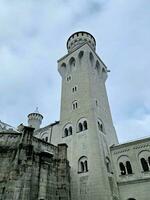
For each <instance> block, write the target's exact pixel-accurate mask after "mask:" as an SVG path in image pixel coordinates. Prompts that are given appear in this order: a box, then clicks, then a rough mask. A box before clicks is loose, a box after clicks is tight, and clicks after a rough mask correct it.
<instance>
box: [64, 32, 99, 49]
mask: <svg viewBox="0 0 150 200" xmlns="http://www.w3.org/2000/svg"><path fill="white" fill-rule="evenodd" d="M85 43H88V44H89V45H90V46H91V48H92V49H93V50H94V51H95V49H96V40H95V38H94V37H93V36H92V35H91V34H90V33H88V32H85V31H78V32H75V33H73V34H72V35H71V36H70V37H69V39H68V40H67V49H68V52H72V51H73V50H75V49H77V48H78V47H80V46H81V45H83V44H85Z"/></svg>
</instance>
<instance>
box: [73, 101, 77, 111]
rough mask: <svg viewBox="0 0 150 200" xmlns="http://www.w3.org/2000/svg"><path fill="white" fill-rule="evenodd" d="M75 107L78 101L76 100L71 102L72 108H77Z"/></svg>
mask: <svg viewBox="0 0 150 200" xmlns="http://www.w3.org/2000/svg"><path fill="white" fill-rule="evenodd" d="M77 108H78V103H77V101H74V102H73V103H72V109H73V110H75V109H77Z"/></svg>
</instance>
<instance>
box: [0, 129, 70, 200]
mask: <svg viewBox="0 0 150 200" xmlns="http://www.w3.org/2000/svg"><path fill="white" fill-rule="evenodd" d="M69 183H70V168H69V163H68V161H67V145H66V144H60V145H58V147H56V146H54V145H51V144H48V143H46V142H44V141H42V140H40V139H36V138H34V137H33V128H31V127H23V132H22V134H21V133H20V134H19V133H16V134H14V133H0V199H1V200H37V199H38V200H49V199H51V200H60V199H61V200H69V199H70V187H69V185H70V184H69Z"/></svg>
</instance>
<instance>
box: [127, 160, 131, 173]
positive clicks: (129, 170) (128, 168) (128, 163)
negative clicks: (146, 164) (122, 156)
mask: <svg viewBox="0 0 150 200" xmlns="http://www.w3.org/2000/svg"><path fill="white" fill-rule="evenodd" d="M126 168H127V173H128V174H132V167H131V163H130V161H127V162H126Z"/></svg>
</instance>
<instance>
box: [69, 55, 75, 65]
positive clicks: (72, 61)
mask: <svg viewBox="0 0 150 200" xmlns="http://www.w3.org/2000/svg"><path fill="white" fill-rule="evenodd" d="M75 63H76V62H75V59H74V58H73V57H72V58H70V60H69V64H70V67H75Z"/></svg>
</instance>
